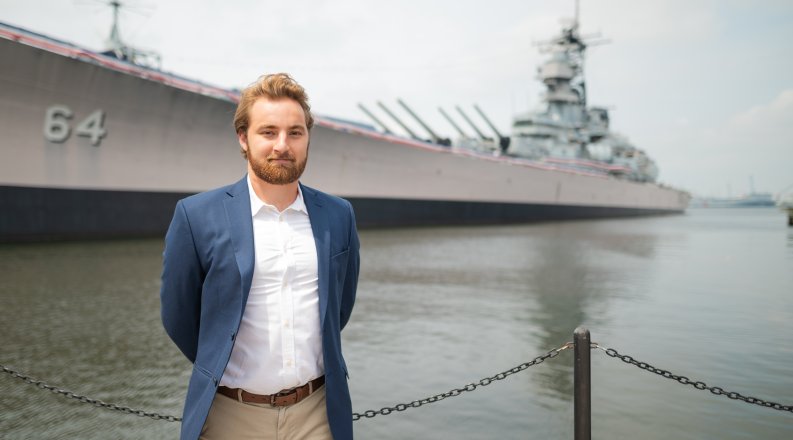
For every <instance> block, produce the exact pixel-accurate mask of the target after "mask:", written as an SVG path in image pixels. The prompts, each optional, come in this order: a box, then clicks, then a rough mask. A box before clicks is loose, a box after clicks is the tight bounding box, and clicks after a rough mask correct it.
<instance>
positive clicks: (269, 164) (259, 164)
mask: <svg viewBox="0 0 793 440" xmlns="http://www.w3.org/2000/svg"><path fill="white" fill-rule="evenodd" d="M275 160H288V161H290V162H288V163H285V164H284V163H276V162H275ZM307 162H308V153H306V157H305V158H304V159H303V160H302V161H300V162H298V161H297V160H296V159H295V156H293V155H292V154H291V153H286V154H282V155H278V154H271V155H269V156H267V157H266V158H264V160H258V159H255V158H254V157H253V156H252V155H250V154H249V155H248V163H250V165H251V169H252V170H253V174H256V177H258V178H260V179H262V180H263V181H265V182H267V183H269V184H272V185H286V184H289V183H292V182H294V181H296V180H297V179H299V178H300V176H301V175H303V171H305V169H306V163H307Z"/></svg>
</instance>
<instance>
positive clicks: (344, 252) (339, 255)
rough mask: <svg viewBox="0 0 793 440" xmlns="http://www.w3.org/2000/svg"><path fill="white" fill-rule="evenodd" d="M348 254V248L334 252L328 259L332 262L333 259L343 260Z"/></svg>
mask: <svg viewBox="0 0 793 440" xmlns="http://www.w3.org/2000/svg"><path fill="white" fill-rule="evenodd" d="M349 253H350V248H347V249H343V250H341V251H340V252H336V253H335V254H333V255H331V256H330V259H331V260H333V259H334V258H344V257H346V256H347V255H348V254H349Z"/></svg>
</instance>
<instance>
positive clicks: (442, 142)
mask: <svg viewBox="0 0 793 440" xmlns="http://www.w3.org/2000/svg"><path fill="white" fill-rule="evenodd" d="M397 102H398V103H399V105H401V106H402V108H403V109H405V111H406V112H408V114H409V115H410V116H412V117H413V119H415V120H416V122H418V123H419V125H421V126H422V127H423V128H424V130H426V131H427V133H428V134H429V135H430V140H431V141H432V143H434V144H438V145H443V146H447V147H448V146H450V145H451V144H452V141H451V140H449V139H448V138H442V137H440V136H438V135H437V134H435V132H434V131H433V130H432V129H431V128H430V126H429V125H427V124H426V123H425V122H424V121H422V120H421V118H419V117H418V115H417V114H416V113H415V112H413V110H411V109H410V107H408V105H407V104H405V101H402V100H401V99H397Z"/></svg>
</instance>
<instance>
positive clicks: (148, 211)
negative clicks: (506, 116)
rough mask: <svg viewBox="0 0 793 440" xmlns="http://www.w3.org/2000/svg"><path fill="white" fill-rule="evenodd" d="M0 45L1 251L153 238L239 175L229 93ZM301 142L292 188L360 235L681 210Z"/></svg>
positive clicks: (610, 185)
mask: <svg viewBox="0 0 793 440" xmlns="http://www.w3.org/2000/svg"><path fill="white" fill-rule="evenodd" d="M9 32H10V31H8V29H6V34H5V35H3V34H0V35H2V36H4V37H5V38H0V129H1V130H2V136H0V142H2V144H0V212H2V215H0V241H5V242H8V241H25V240H48V239H68V238H98V237H130V236H152V235H159V234H162V233H163V232H164V231H165V229H166V228H167V225H168V223H169V221H170V218H171V214H172V212H173V206H174V204H175V202H176V200H178V199H179V198H182V197H184V196H186V195H188V194H193V193H196V192H200V191H205V190H208V189H211V188H214V187H218V186H222V185H225V184H228V183H231V182H233V181H235V180H237V179H239V178H240V177H241V176H242V175H243V174H244V172H245V162H244V160H243V159H242V158H241V156H240V155H239V152H238V149H239V147H238V145H237V142H236V138H235V136H234V133H233V129H232V127H231V120H232V115H233V113H234V109H235V107H236V104H235V102H234V96H233V94H231V93H230V92H227V91H222V90H220V89H215V88H212V87H209V86H204V85H202V84H200V83H196V82H191V81H189V80H184V79H182V78H178V77H173V76H169V75H165V74H162V73H161V72H155V71H146V70H145V69H141V68H138V67H135V66H132V65H127V64H125V63H122V62H115V64H114V63H109V62H107V61H106V60H103V59H99V58H97V55H96V54H90V53H89V55H90V57H91V59H90V60H86V57H87V56H88V55H85V56H84V55H81V53H82V54H85V53H87V52H85V51H83V52H79V53H77V54H76V55H75V54H73V53H70V52H68V51H67V49H69V48H73V47H72V46H64V45H65V43H62V44H61V45H60V46H59V45H57V44H55V43H52V44H53V47H42V46H44V44H43V43H35V42H34V43H35V44H34V43H31V42H30V41H27V44H23V43H24V42H26V41H23V42H19V41H15V39H19V38H12V37H9V36H8V34H9ZM23 36H24V34H23ZM34 36H35V35H34ZM39 37H40V36H39ZM42 40H43V41H45V42H46V41H48V40H44V39H43V38H42ZM31 44H33V45H31ZM64 47H65V48H64ZM75 50H76V49H75ZM97 60H98V61H97ZM224 93H225V94H224ZM53 108H56V109H61V110H60V113H57V112H56V113H53V110H52V109H53ZM64 108H65V109H67V110H68V112H67V113H64V111H63V109H64ZM48 112H49V113H48ZM97 112H101V120H100V119H97V118H96V117H94V118H93V119H92V115H93V116H96V115H97V114H99V113H97ZM53 114H54V115H55V116H53ZM65 115H68V116H69V117H66V116H65ZM91 122H93V125H92V124H91ZM86 124H87V125H86ZM99 129H101V130H102V135H101V136H100V135H99V134H97V130H99ZM64 130H66V131H65V132H64ZM65 133H66V134H68V135H67V136H64V134H65ZM311 137H312V140H311V149H310V160H309V166H308V168H307V170H306V173H305V175H304V177H303V179H301V180H302V181H303V182H304V183H305V184H307V185H310V186H314V187H317V188H319V189H322V190H324V191H327V192H330V193H333V194H336V195H339V196H341V197H345V198H347V199H349V200H350V201H352V203H353V204H354V206H355V208H356V215H357V217H358V222H359V224H360V226H361V227H371V226H406V225H441V224H482V223H503V222H526V221H542V220H562V219H573V218H576V219H577V218H597V217H620V216H635V215H654V214H667V213H677V212H681V211H683V210H684V209H685V208H686V206H687V205H688V200H689V196H688V194H687V193H685V192H682V191H678V190H674V189H670V188H665V187H661V186H658V185H654V184H642V183H636V182H629V181H623V180H618V179H613V178H604V177H600V176H591V175H586V174H577V173H572V172H565V171H561V170H556V169H553V168H549V167H547V166H541V165H539V164H534V163H531V162H529V161H522V160H518V159H508V158H494V157H489V156H482V155H478V154H476V153H472V152H466V151H453V150H451V149H448V148H445V147H437V146H434V145H430V144H425V143H421V142H414V141H409V140H405V139H403V138H397V137H389V136H384V135H381V134H379V133H377V132H374V131H370V130H366V129H363V128H359V127H355V126H353V125H347V124H343V123H339V122H337V121H334V120H331V119H327V118H322V117H318V123H317V125H316V126H315V128H314V129H313V131H312V134H311ZM53 138H57V139H55V140H53Z"/></svg>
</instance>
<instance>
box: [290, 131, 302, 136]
mask: <svg viewBox="0 0 793 440" xmlns="http://www.w3.org/2000/svg"><path fill="white" fill-rule="evenodd" d="M289 135H290V136H302V135H303V132H302V131H300V130H293V131H290V132H289Z"/></svg>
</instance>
